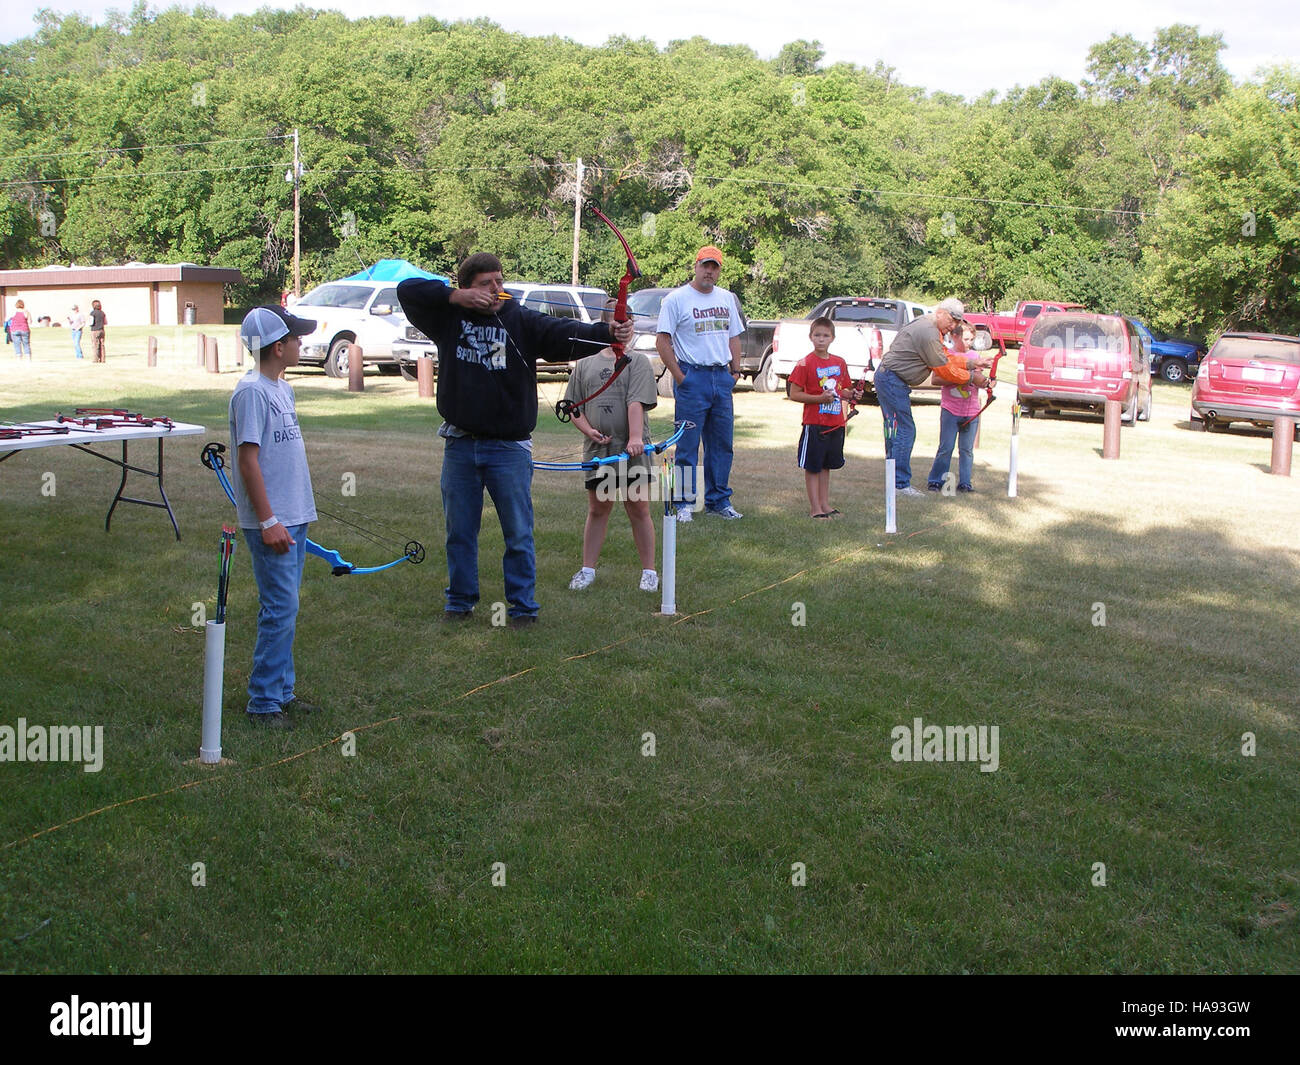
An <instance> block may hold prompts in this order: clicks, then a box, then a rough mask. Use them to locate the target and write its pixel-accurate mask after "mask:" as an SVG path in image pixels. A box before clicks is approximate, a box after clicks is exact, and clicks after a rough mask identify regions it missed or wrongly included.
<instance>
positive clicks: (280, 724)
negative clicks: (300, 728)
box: [244, 710, 293, 732]
mask: <svg viewBox="0 0 1300 1065" xmlns="http://www.w3.org/2000/svg"><path fill="white" fill-rule="evenodd" d="M244 716H245V717H247V718H248V720H249V721H251V722H252V723H253V724H254V725H260V726H261V727H262V728H270V729H283V730H284V731H286V732H288V731H290V730H292V729H293V721H292V720H290V718H289V715H288V714H286V713H285V712H284V711H283V710H275V711H273V712H271V713H269V714H252V713H247V712H246V713H245V715H244Z"/></svg>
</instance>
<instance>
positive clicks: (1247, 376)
mask: <svg viewBox="0 0 1300 1065" xmlns="http://www.w3.org/2000/svg"><path fill="white" fill-rule="evenodd" d="M1278 415H1285V416H1286V417H1288V418H1296V419H1298V420H1300V337H1291V336H1279V335H1277V334H1274V333H1224V334H1223V336H1221V337H1219V339H1218V340H1216V341H1215V342H1214V347H1212V348H1211V349H1210V353H1209V354H1208V355H1206V356H1205V358H1204V359H1203V360H1202V361H1201V367H1200V369H1199V370H1197V371H1196V380H1195V382H1194V383H1193V384H1192V428H1193V429H1223V428H1226V427H1227V426H1228V425H1229V424H1230V423H1231V422H1250V423H1251V424H1253V425H1257V426H1259V427H1260V428H1264V429H1271V428H1272V426H1273V419H1274V418H1276V417H1278ZM1296 439H1300V426H1298V427H1297V432H1296Z"/></svg>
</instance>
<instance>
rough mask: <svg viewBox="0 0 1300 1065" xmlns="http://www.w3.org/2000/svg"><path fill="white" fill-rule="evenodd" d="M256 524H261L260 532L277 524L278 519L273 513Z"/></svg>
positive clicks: (278, 522)
mask: <svg viewBox="0 0 1300 1065" xmlns="http://www.w3.org/2000/svg"><path fill="white" fill-rule="evenodd" d="M258 524H259V525H261V526H262V532H266V530H267V529H269V528H271V526H273V525H279V524H280V519H279V518H277V517H276V516H275V515H274V514H272V515H271V516H270V517H269V518H267V519H266V521H262V522H258Z"/></svg>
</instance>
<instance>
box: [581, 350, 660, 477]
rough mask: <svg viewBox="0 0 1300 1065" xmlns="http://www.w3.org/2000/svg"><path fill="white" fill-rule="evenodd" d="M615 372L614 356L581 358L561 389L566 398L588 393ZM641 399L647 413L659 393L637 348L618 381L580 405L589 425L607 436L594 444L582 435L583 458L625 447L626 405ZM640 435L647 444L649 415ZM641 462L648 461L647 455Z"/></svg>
mask: <svg viewBox="0 0 1300 1065" xmlns="http://www.w3.org/2000/svg"><path fill="white" fill-rule="evenodd" d="M613 372H614V360H613V359H610V358H606V357H605V356H604V355H603V354H601V355H593V356H591V357H589V358H586V359H580V360H579V361H578V364H577V366H575V367H574V369H573V373H572V374H571V375H570V376H569V387H568V388H567V389H566V390H565V392H564V398H565V399H571V400H577V399H581V398H582V397H583V396H589V395H591V394H592V393H593V392H595V391H596V389H598V388H600V386H601V385H603V384H604V383H605V382H606V381H608V380H609V377H610V374H612V373H613ZM629 403H640V404H641V406H643V407H644V408H645V412H646V414H649V412H650V411H651V410H653V409H654V408H655V407H656V406H657V405H658V403H659V393H658V391H657V390H656V388H655V375H654V371H653V370H652V369H650V360H649V359H647V358H646V357H645V356H644V355H642V354H641V353H640V352H639V351H634V352H632V353H631V354H630V355H629V356H628V364H627V369H626V370H624V371H623V372H622V373H621V374H620V375H619V378H618V380H617V381H615V382H614V383H613V384H612V385H610V386H609V387H608V388H607V389H605V391H604V392H602V393H601V394H600V395H599V396H597V397H596V398H595V399H593V400H592V401H591V402H590V403H588V404H587V405H586V407H585V408H584V409H583V414H585V415H586V417H587V421H589V422H590V423H591V425H592V428H594V429H597V430H599V431H600V432H602V433H604V434H605V435H606V436H608V437H610V438H611V439H610V442H609V443H608V444H597V443H596V442H595V441H594V440H591V439H590V438H588V437H583V446H582V457H583V459H584V460H585V461H589V460H591V459H594V458H606V457H607V456H609V455H619V454H622V452H623V451H624V450H625V449H626V448H627V443H628V424H627V405H628V404H629ZM641 426H642V435H643V437H644V441H645V444H646V446H647V447H648V446H649V445H650V444H651V443H652V441H651V439H650V419H649V418H648V417H646V418H643V419H642V422H641ZM642 464H643V465H649V460H648V459H647V460H646V461H645V462H644V463H642Z"/></svg>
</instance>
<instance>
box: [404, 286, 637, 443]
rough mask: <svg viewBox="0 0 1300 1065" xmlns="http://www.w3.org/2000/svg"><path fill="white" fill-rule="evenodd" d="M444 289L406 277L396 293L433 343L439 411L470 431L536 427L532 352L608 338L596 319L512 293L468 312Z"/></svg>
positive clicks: (565, 349)
mask: <svg viewBox="0 0 1300 1065" xmlns="http://www.w3.org/2000/svg"><path fill="white" fill-rule="evenodd" d="M451 291H452V290H451V289H450V288H448V287H447V286H446V285H445V284H443V283H442V282H441V281H428V280H423V279H421V278H409V279H407V280H406V281H403V282H402V283H401V284H400V285H398V286H397V299H398V301H399V302H400V303H401V304H402V310H403V311H405V312H406V317H407V318H408V319H410V322H411V324H412V325H414V326H415V327H416V328H417V329H419V330H420V331H421V332H422V333H424V335H425V336H427V337H428V338H429V339H430V340H432V341H433V342H434V343H435V344H437V345H438V413H439V414H441V415H442V416H443V418H445V419H446V420H447V421H448V422H450V423H451V424H452V425H454V426H455V427H456V428H457V429H460V430H462V431H464V432H466V433H469V434H470V435H471V436H483V437H488V438H490V439H494V440H527V439H528V437H529V436H531V435H532V432H533V430H534V429H536V428H537V360H539V359H540V360H542V361H545V362H567V361H569V360H570V359H581V358H586V357H587V356H589V355H594V354H596V353H597V352H598V351H599V350H600V348H601V346H602V345H608V344H610V343H611V342H612V341H613V339H614V337H613V334H612V333H611V332H610V331H609V326H607V325H605V324H604V323H603V322H595V323H592V324H591V325H588V324H587V323H585V322H579V321H578V320H577V319H574V318H555V317H552V316H551V315H549V314H542V313H540V312H538V311H534V310H532V309H530V308H528V307H521V306H520V305H519V301H518V300H513V299H511V300H502V301H501V307H500V310H499V311H498V312H497V313H496V314H488V315H484V314H471V313H469V312H466V311H464V310H462V309H461V308H460V307H457V306H455V305H454V304H453V303H452V302H451ZM582 341H587V343H582Z"/></svg>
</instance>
